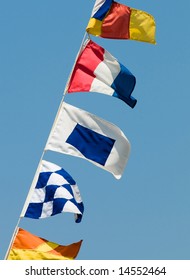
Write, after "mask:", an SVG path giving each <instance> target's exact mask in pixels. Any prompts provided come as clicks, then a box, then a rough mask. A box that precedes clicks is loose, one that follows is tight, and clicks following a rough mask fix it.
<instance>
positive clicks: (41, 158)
mask: <svg viewBox="0 0 190 280" xmlns="http://www.w3.org/2000/svg"><path fill="white" fill-rule="evenodd" d="M86 37H88V38H90V36H89V34H88V33H87V32H85V34H84V36H83V39H82V43H81V45H80V47H79V51H78V53H77V55H76V58H75V61H74V64H73V67H72V69H71V72H70V74H69V77H68V79H67V82H66V85H65V89H64V92H63V96H62V99H61V102H60V105H59V107H58V110H57V114H56V116H55V119H54V122H53V125H52V127H51V130H50V133H49V136H48V139H47V141H46V144H47V143H48V141H49V137H50V135H51V132H52V130H53V129H54V125H55V123H56V120H57V118H58V115H59V112H60V109H61V105H62V103H63V101H64V97H65V94H66V92H67V88H68V84H69V81H70V78H71V75H72V72H73V69H74V67H75V64H76V62H77V59H78V57H79V55H80V53H81V51H82V48H83V46H84V42H85V40H86ZM46 144H45V147H46ZM45 147H44V150H43V152H42V155H41V157H40V160H39V163H38V166H37V169H36V172H35V175H34V178H33V181H32V184H31V187H30V189H29V192H28V195H27V197H26V200H25V203H24V206H23V208H22V211H21V214H20V216H19V219H18V222H17V224H16V227H15V229H14V232H13V235H12V237H11V241H10V244H9V246H8V250H7V252H6V255H5V258H4V259H5V260H6V259H7V258H8V255H9V252H10V249H11V246H12V244H13V242H14V240H15V237H16V235H17V232H18V229H19V223H20V220H21V218H23V213H25V211H26V208H27V204H28V202H29V201H30V198H31V195H32V193H33V191H34V189H35V186H36V183H37V180H38V176H39V170H40V167H41V162H42V160H43V157H44V154H45Z"/></svg>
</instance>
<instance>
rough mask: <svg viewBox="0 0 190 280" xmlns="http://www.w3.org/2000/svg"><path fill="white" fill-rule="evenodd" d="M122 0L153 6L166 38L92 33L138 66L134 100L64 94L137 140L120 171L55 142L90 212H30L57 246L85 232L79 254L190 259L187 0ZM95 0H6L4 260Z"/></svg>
mask: <svg viewBox="0 0 190 280" xmlns="http://www.w3.org/2000/svg"><path fill="white" fill-rule="evenodd" d="M120 3H123V4H125V5H128V6H130V7H133V8H137V9H141V10H144V11H147V12H149V13H150V14H152V15H153V16H154V18H155V20H156V40H157V44H156V45H152V44H147V43H141V42H137V41H129V40H123V41H121V40H107V39H103V38H95V37H91V38H92V40H94V41H95V42H96V43H98V44H100V45H101V46H102V47H104V48H106V49H107V50H108V51H109V52H110V53H111V54H112V55H113V56H115V57H116V58H117V59H118V60H119V61H120V62H121V63H122V64H124V65H125V66H126V67H127V68H129V70H130V71H131V72H132V73H133V74H134V75H135V76H136V79H137V83H136V87H135V89H134V91H133V96H134V97H135V98H136V99H137V105H136V107H135V108H134V109H131V108H130V107H129V106H127V105H126V104H125V103H124V102H122V101H120V100H118V99H116V98H111V97H108V96H105V95H102V94H99V93H91V94H90V93H75V94H71V95H66V97H65V101H66V102H67V103H69V104H71V105H74V106H76V107H79V108H81V109H84V110H86V111H89V112H91V113H93V114H96V115H97V116H99V117H101V118H104V119H105V120H107V121H110V122H112V123H114V124H115V125H117V126H118V127H120V129H121V130H122V131H123V132H124V133H125V135H126V136H127V138H128V139H129V141H130V143H131V154H130V158H129V161H128V164H127V166H126V168H125V171H124V173H123V176H122V178H121V179H120V180H116V179H115V178H114V177H113V176H112V175H111V173H108V172H106V171H104V170H103V169H101V168H98V167H96V166H94V165H92V164H91V163H89V162H88V161H85V160H83V159H79V158H76V157H71V156H68V155H63V154H58V153H53V152H48V153H46V154H45V156H44V159H46V160H50V161H52V162H54V163H55V164H58V165H60V166H62V167H63V168H64V169H65V170H67V172H69V173H70V174H71V175H72V176H73V178H74V179H75V180H76V182H77V184H78V186H79V189H80V192H81V196H82V198H83V202H84V205H85V213H84V217H83V220H82V222H81V223H80V224H76V223H75V222H74V217H73V214H70V213H64V214H59V215H57V216H54V217H51V218H48V219H43V220H31V219H27V218H23V219H22V220H21V221H20V223H19V226H20V227H22V228H24V229H26V230H28V231H30V232H31V233H33V234H36V235H38V236H41V237H43V238H46V239H48V240H50V241H54V242H56V243H60V244H65V245H66V244H70V243H73V242H76V241H79V240H80V239H83V245H82V247H81V250H80V253H79V255H78V259H80V260H90V259H97V260H101V259H102V260H106V259H107V260H109V259H112V260H114V259H123V260H125V259H126V260H127V259H131V260H135V259H136V260H137V259H182V260H183V259H189V258H190V253H189V252H190V239H189V233H190V203H189V198H190V172H189V158H190V145H189V144H190V130H189V125H188V119H189V115H190V113H189V101H190V95H189V90H188V89H189V73H190V71H189V70H190V66H189V65H190V64H189V49H190V40H189V34H188V28H186V26H189V21H188V18H189V15H188V13H189V8H190V7H189V5H190V4H189V1H187V0H185V1H183V7H184V8H183V12H182V11H181V9H179V3H177V2H172V5H171V3H169V2H166V1H159V2H155V1H138V0H134V1H126V0H123V1H121V2H120ZM93 5H94V1H90V0H88V1H78V0H77V1H76V0H75V1H60V0H57V1H50V0H46V1H45V0H41V1H36V0H33V1H24V0H18V1H13V0H12V1H11V0H7V1H1V5H0V6H1V9H0V26H1V28H0V33H1V44H0V94H1V102H0V123H1V138H0V143H1V145H0V150H1V204H0V208H1V211H0V220H1V224H0V244H1V246H0V259H3V258H4V256H5V253H6V251H7V249H8V246H9V243H10V240H11V237H12V234H13V231H14V229H15V227H16V225H17V222H18V219H19V216H20V213H21V210H22V207H23V205H24V202H25V199H26V196H27V194H28V191H29V188H30V185H31V183H32V180H33V177H34V174H35V172H36V168H37V166H38V163H39V160H40V158H41V155H42V153H43V150H44V147H45V144H46V141H47V138H48V136H49V133H50V130H51V127H52V124H53V122H54V118H55V116H56V113H57V110H58V107H59V104H60V102H61V99H62V94H63V91H64V88H65V85H66V82H67V79H68V77H69V74H70V72H71V69H72V67H73V63H74V60H75V57H76V55H77V52H78V50H79V48H80V44H81V42H82V38H83V36H84V34H85V28H86V25H87V23H88V20H89V17H90V14H91V11H92V8H93Z"/></svg>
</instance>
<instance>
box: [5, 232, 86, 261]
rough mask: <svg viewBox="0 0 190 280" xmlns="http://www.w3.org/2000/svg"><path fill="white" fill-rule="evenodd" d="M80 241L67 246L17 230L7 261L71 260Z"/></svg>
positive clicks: (76, 253)
mask: <svg viewBox="0 0 190 280" xmlns="http://www.w3.org/2000/svg"><path fill="white" fill-rule="evenodd" d="M81 244H82V240H81V241H79V242H77V243H73V244H70V245H67V246H63V245H59V244H57V243H54V242H51V241H48V240H46V239H44V238H41V237H38V236H36V235H33V234H31V233H30V232H28V231H26V230H24V229H22V228H19V229H18V232H17V234H16V237H15V240H14V242H13V244H12V247H11V249H10V252H9V255H8V257H7V259H8V260H72V259H75V258H76V256H77V255H78V252H79V250H80V246H81Z"/></svg>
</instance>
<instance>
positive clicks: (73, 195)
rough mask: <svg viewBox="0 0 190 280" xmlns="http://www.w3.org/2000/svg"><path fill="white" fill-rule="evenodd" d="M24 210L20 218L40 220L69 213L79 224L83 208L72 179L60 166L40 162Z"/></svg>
mask: <svg viewBox="0 0 190 280" xmlns="http://www.w3.org/2000/svg"><path fill="white" fill-rule="evenodd" d="M26 208H27V209H26ZM25 209H26V211H25V213H22V214H21V217H28V218H33V219H40V218H47V217H50V216H53V215H56V214H59V213H62V212H71V213H74V214H75V222H76V223H79V222H80V221H81V219H82V214H83V211H84V206H83V202H82V199H81V196H80V192H79V189H78V186H77V185H76V182H75V181H74V180H73V178H72V177H71V176H70V175H69V174H68V173H67V172H66V171H65V170H64V169H63V168H61V167H60V166H58V165H56V164H54V163H51V162H48V161H45V160H42V163H41V169H40V173H39V177H38V180H37V183H36V186H35V188H34V189H33V190H32V191H31V196H30V198H29V201H28V204H27V206H25Z"/></svg>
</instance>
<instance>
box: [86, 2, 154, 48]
mask: <svg viewBox="0 0 190 280" xmlns="http://www.w3.org/2000/svg"><path fill="white" fill-rule="evenodd" d="M155 30H156V24H155V20H154V18H153V16H152V15H150V14H148V13H147V12H144V11H141V10H137V9H134V8H130V7H128V6H126V5H123V4H120V3H117V2H115V1H113V0H96V2H95V4H94V8H93V10H92V15H91V18H90V20H89V23H88V26H87V28H86V31H87V32H88V33H90V34H92V35H94V36H100V37H103V38H107V39H131V40H137V41H142V42H147V43H152V44H155Z"/></svg>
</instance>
